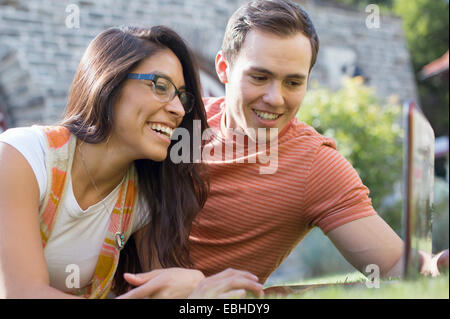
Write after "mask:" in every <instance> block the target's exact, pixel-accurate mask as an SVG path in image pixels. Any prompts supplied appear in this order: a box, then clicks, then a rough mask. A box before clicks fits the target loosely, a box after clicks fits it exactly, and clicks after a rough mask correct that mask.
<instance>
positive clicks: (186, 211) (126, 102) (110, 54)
mask: <svg viewBox="0 0 450 319" xmlns="http://www.w3.org/2000/svg"><path fill="white" fill-rule="evenodd" d="M193 120H199V121H200V122H201V126H202V130H203V129H205V128H206V126H207V122H206V114H205V110H204V107H203V104H202V100H201V95H200V88H199V81H198V75H197V71H196V69H195V66H194V62H193V58H192V55H191V53H190V51H189V49H188V48H187V47H186V45H185V44H184V42H183V40H182V39H181V38H180V37H179V36H178V35H177V34H176V33H175V32H173V31H172V30H170V29H168V28H166V27H163V26H157V27H153V28H135V27H124V28H111V29H108V30H106V31H104V32H102V33H101V34H99V35H98V36H97V37H96V38H95V39H94V40H93V41H92V42H91V44H90V45H89V47H88V48H87V50H86V52H85V54H84V56H83V58H82V60H81V62H80V65H79V67H78V70H77V72H76V75H75V78H74V81H73V83H72V87H71V90H70V94H69V101H68V108H67V111H66V114H65V116H64V119H63V121H62V122H61V123H60V124H59V125H57V126H45V127H44V126H32V127H26V128H15V129H10V130H8V131H6V132H5V133H3V134H1V135H0V296H1V297H12V298H27V297H30V298H45V297H49V298H69V297H76V296H77V297H87V298H105V297H106V296H108V294H109V292H110V291H111V288H113V290H114V292H115V293H116V294H118V295H119V297H123V298H126V297H129V298H137V297H178V298H180V297H181V298H183V297H188V296H191V297H192V296H194V297H196V298H200V297H223V296H230V294H231V295H233V293H234V292H240V293H242V288H245V289H247V290H251V291H254V292H256V293H258V292H260V288H261V287H260V286H259V285H258V284H257V282H256V280H255V278H254V277H252V276H251V275H250V274H248V273H245V272H240V271H235V270H229V271H227V272H225V273H224V274H219V275H216V276H213V277H211V278H207V279H204V276H203V274H202V273H201V272H199V271H197V270H193V269H187V268H186V267H189V266H190V265H191V263H190V259H189V253H188V246H187V239H188V235H189V231H190V227H191V223H192V220H193V219H194V217H195V215H196V213H197V212H198V211H199V210H200V208H201V207H202V206H203V205H204V203H205V200H206V196H207V191H208V185H207V182H206V180H205V178H204V174H203V168H202V166H201V164H194V163H193V161H191V163H182V164H174V163H172V161H171V160H170V156H168V154H170V148H171V135H172V133H173V131H174V130H175V129H176V128H177V127H183V128H186V129H187V130H188V131H189V132H190V134H191V135H190V136H192V130H193ZM192 147H193V145H191V148H192ZM191 153H192V152H191ZM144 226H145V227H144ZM129 239H130V240H129ZM127 242H128V243H127ZM121 250H123V251H122V253H120V252H121ZM119 256H120V258H119ZM119 259H120V265H119ZM118 265H119V266H118ZM168 267H172V268H168ZM181 267H185V268H181ZM154 268H165V269H158V270H153V271H150V270H151V269H154ZM125 271H127V272H134V273H141V272H145V271H147V273H143V274H139V275H137V276H133V275H131V274H124V272H125ZM149 271H150V272H149ZM219 281H220V282H221V285H219V286H220V287H221V288H220V289H219V290H217V286H218V285H217V283H218V282H219ZM199 283H201V284H199ZM224 283H225V284H224ZM129 284H132V286H139V287H138V288H134V289H131V287H132V286H130V285H129ZM130 289H131V290H130Z"/></svg>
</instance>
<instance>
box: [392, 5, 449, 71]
mask: <svg viewBox="0 0 450 319" xmlns="http://www.w3.org/2000/svg"><path fill="white" fill-rule="evenodd" d="M393 12H394V13H396V14H397V15H399V16H401V17H402V20H403V27H404V30H405V35H406V39H407V41H408V46H409V50H410V52H411V57H412V61H413V65H414V67H415V69H416V71H419V70H420V69H421V68H422V67H423V66H424V65H425V64H428V63H429V62H431V61H433V60H435V59H437V58H439V57H440V56H442V55H443V54H444V53H445V52H446V51H447V50H448V40H449V39H448V27H449V4H448V1H446V0H432V1H430V0H414V1H410V0H395V1H394V6H393Z"/></svg>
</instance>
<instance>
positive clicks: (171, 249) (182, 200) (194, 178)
mask: <svg viewBox="0 0 450 319" xmlns="http://www.w3.org/2000/svg"><path fill="white" fill-rule="evenodd" d="M164 49H169V50H171V51H172V52H173V53H174V54H175V55H176V56H177V57H178V59H179V61H180V63H181V65H182V67H183V76H184V80H185V86H186V91H187V92H190V93H192V94H193V95H194V102H195V103H194V104H195V105H194V108H193V110H192V111H191V112H190V113H188V114H186V115H185V117H184V118H183V121H182V122H181V124H180V127H183V128H186V129H187V130H188V131H189V133H190V136H193V120H200V122H201V131H202V132H203V130H204V129H206V128H207V121H206V112H205V109H204V105H203V102H202V98H201V90H200V84H199V83H200V82H199V76H198V71H197V67H196V64H195V61H194V57H193V55H192V53H191V51H190V50H189V48H188V47H187V46H186V44H185V43H184V41H183V40H182V39H181V38H180V37H179V36H178V35H177V34H176V33H175V32H174V31H172V30H171V29H169V28H167V27H164V26H154V27H151V28H142V27H132V26H125V27H120V28H110V29H108V30H106V31H104V32H102V33H100V34H99V35H98V36H97V37H95V38H94V40H92V42H91V43H90V45H89V46H88V48H87V49H86V52H85V53H84V55H83V57H82V59H81V62H80V64H79V66H78V69H77V72H76V74H75V78H74V80H73V83H72V86H71V90H70V93H69V101H68V106H67V111H66V113H65V116H64V119H63V120H62V122H61V124H62V125H63V126H65V127H67V128H68V129H69V130H70V131H71V132H72V133H73V134H74V135H76V137H77V138H78V139H80V140H83V141H85V142H87V143H94V144H95V143H101V142H103V141H105V140H106V139H107V138H108V136H109V135H110V134H111V132H112V128H113V123H114V120H113V119H114V115H115V114H114V107H113V106H114V103H115V101H116V98H117V97H118V95H119V93H120V90H121V88H122V84H123V83H124V81H125V78H126V76H127V74H128V73H129V72H130V71H131V70H132V69H134V68H135V67H136V66H137V65H138V64H139V63H140V62H141V61H142V60H144V59H146V58H149V57H151V56H153V55H154V54H155V53H157V52H160V51H161V50H164ZM192 142H193V141H192V139H191V149H193V145H192ZM174 143H176V141H173V142H172V145H173V144H174ZM172 145H171V146H170V147H169V151H168V154H170V148H171V147H172ZM191 154H193V152H191ZM135 166H136V170H137V173H138V180H139V199H140V200H143V201H144V203H145V205H146V207H147V209H146V210H147V211H148V213H149V214H150V219H151V227H150V228H149V230H148V231H147V233H146V234H145V240H146V241H147V243H148V245H146V246H147V247H150V248H152V252H153V253H154V255H152V253H151V251H150V250H148V251H139V254H140V256H146V257H147V259H148V260H147V261H148V262H147V263H144V264H145V265H149V264H150V262H149V261H150V260H152V259H154V258H155V257H156V258H157V260H159V262H160V264H161V265H162V266H163V267H171V266H182V267H190V266H192V262H191V260H190V258H189V247H188V238H189V233H190V229H191V224H192V222H193V220H194V218H195V216H196V214H197V213H198V211H199V210H200V209H201V208H202V207H203V205H204V204H205V202H206V197H207V193H208V189H209V185H208V182H207V180H206V177H205V176H206V174H205V172H204V167H203V164H200V163H194V160H193V157H192V156H191V161H190V163H181V164H174V163H173V162H172V161H171V160H170V158H169V157H167V158H166V159H165V160H164V161H162V162H156V161H153V160H149V159H145V160H144V159H141V160H136V161H135ZM143 247H145V246H143ZM138 249H140V248H136V245H135V242H134V240H133V239H130V240H129V241H128V243H127V244H126V246H125V248H124V249H123V250H122V252H121V256H120V262H119V266H118V268H117V272H116V276H115V282H114V289H115V292H117V293H121V292H124V291H125V290H127V289H128V286H127V284H126V282H125V281H124V279H123V273H124V272H141V271H148V270H149V269H141V264H140V263H139V260H138V257H137V253H138Z"/></svg>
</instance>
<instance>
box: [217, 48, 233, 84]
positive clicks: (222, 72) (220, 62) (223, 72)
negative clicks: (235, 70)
mask: <svg viewBox="0 0 450 319" xmlns="http://www.w3.org/2000/svg"><path fill="white" fill-rule="evenodd" d="M229 68H230V66H229V64H228V61H227V59H226V58H225V56H224V54H223V52H222V51H219V52H217V55H216V73H217V76H218V77H219V80H220V82H222V84H227V83H228V72H229Z"/></svg>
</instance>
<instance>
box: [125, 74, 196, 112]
mask: <svg viewBox="0 0 450 319" xmlns="http://www.w3.org/2000/svg"><path fill="white" fill-rule="evenodd" d="M159 78H161V79H164V80H166V81H168V82H169V83H170V84H172V86H173V87H174V89H175V91H174V95H173V96H172V97H171V98H170V100H169V101H172V100H173V99H174V98H175V96H178V98H179V99H180V102H181V104H182V105H183V108H184V112H185V113H186V114H187V113H189V112H191V111H192V109H193V108H194V95H192V94H191V93H189V92H186V91H180V90H178V89H177V87H176V86H175V84H174V83H173V82H172V81H171V80H170V79H169V78H167V77H165V76H162V75H159V74H154V73H128V75H127V79H133V80H150V81H152V82H153V84H154V85H153V87H152V90H153V93H154V94H155V95H156V96H158V94H157V93H156V92H155V91H156V82H157V81H158V79H159ZM183 94H184V95H185V96H186V101H187V103H189V105H185V103H183V100H184V99H183V98H182V95H183ZM169 101H166V102H169Z"/></svg>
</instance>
